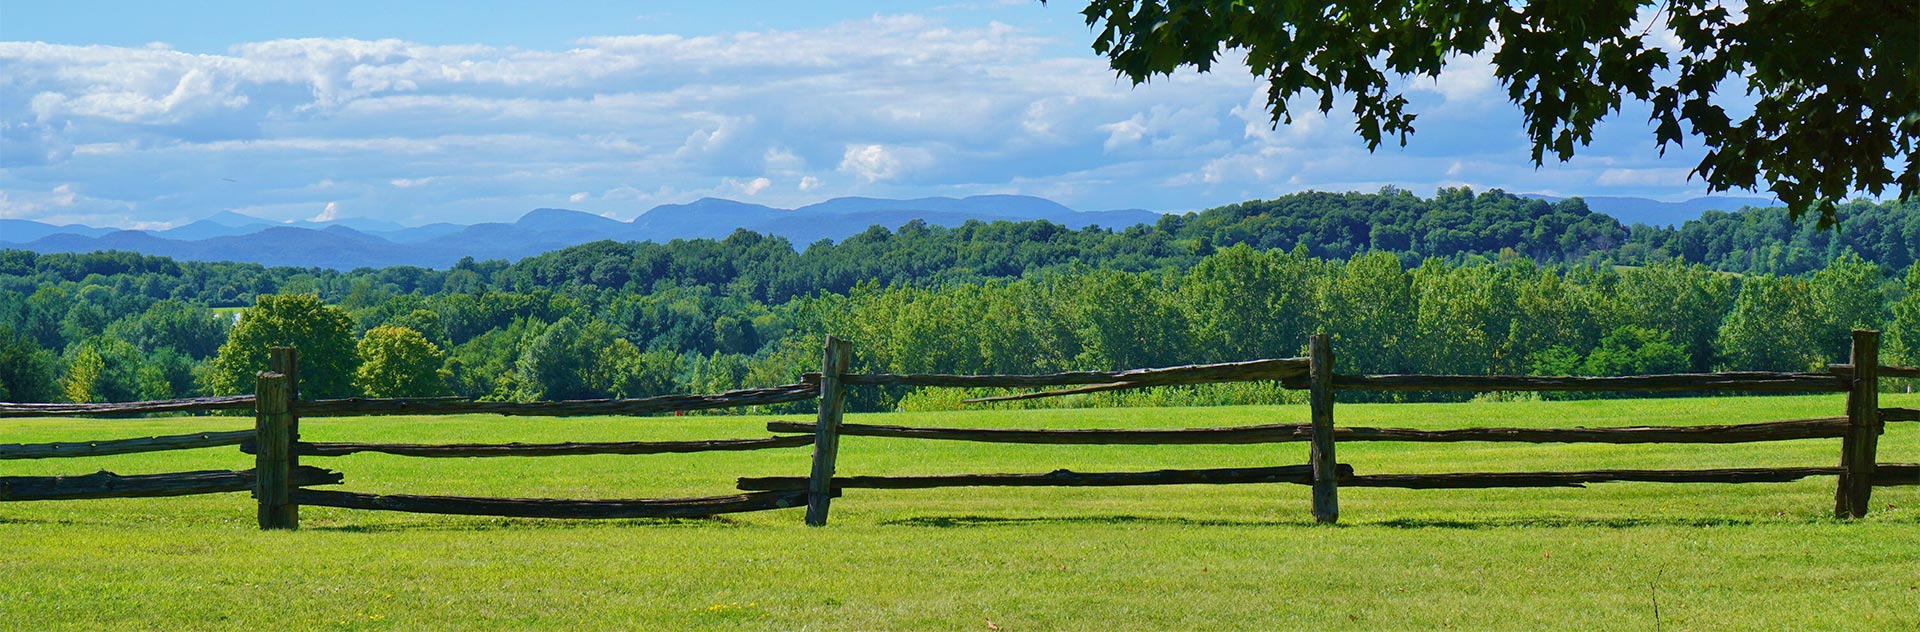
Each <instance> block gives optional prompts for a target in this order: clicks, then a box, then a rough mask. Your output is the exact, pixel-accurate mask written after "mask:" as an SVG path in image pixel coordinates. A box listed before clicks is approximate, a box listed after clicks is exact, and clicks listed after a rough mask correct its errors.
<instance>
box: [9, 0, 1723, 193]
mask: <svg viewBox="0 0 1920 632" xmlns="http://www.w3.org/2000/svg"><path fill="white" fill-rule="evenodd" d="M936 13H937V12H936ZM1062 44H1063V43H1062V42H1058V41H1051V40H1048V39H1046V38H1044V37H1041V36H1039V35H1035V34H1034V33H1033V32H1031V31H1029V30H1026V29H1023V28H1020V27H1016V26H1009V25H1006V24H998V23H995V24H987V25H982V26H953V25H950V24H948V23H946V22H944V21H942V20H941V19H938V18H936V17H929V16H915V15H907V16H879V17H874V18H870V19H862V20H852V21H847V22H841V23H837V24H831V25H827V26H824V27H819V28H809V29H794V30H781V29H767V30H758V31H748V32H740V33H729V34H721V35H707V36H697V37H695V36H683V35H674V34H637V35H636V34H609V35H607V36H604V37H589V38H583V39H580V40H578V41H576V42H574V43H573V44H572V45H571V46H569V47H566V48H565V49H564V50H539V49H527V48H516V47H503V46H491V45H486V44H462V45H431V44H422V43H417V42H410V41H405V40H399V39H387V40H374V41H368V40H356V39H336V38H306V39H288V40H273V41H260V42H251V43H245V44H241V45H238V46H234V47H232V48H231V49H230V50H229V51H227V52H226V53H224V54H194V53H187V52H182V51H176V50H170V49H167V48H164V47H141V48H129V47H115V46H71V45H59V44H46V43H37V42H0V84H4V85H5V87H6V89H4V90H0V193H4V194H6V195H7V197H6V198H5V199H6V200H7V201H6V202H5V205H4V207H5V210H4V212H6V213H9V214H10V216H28V215H29V214H31V215H32V216H33V217H50V216H53V214H55V213H62V214H65V215H63V216H71V215H74V214H90V215H89V216H100V217H107V216H113V217H127V218H132V220H130V221H174V220H179V219H191V218H193V217H195V216H197V215H205V214H208V213H210V212H211V211H213V210H219V209H242V208H245V209H255V210H256V212H259V213H262V214H263V215H266V216H271V217H273V218H275V219H282V220H286V219H304V218H306V217H308V216H310V215H312V214H313V213H314V210H313V209H315V208H323V209H324V208H333V209H337V208H338V207H339V205H344V206H348V207H351V208H353V209H355V212H357V213H362V214H368V215H375V216H381V217H393V218H395V219H399V220H402V221H414V222H418V223H425V222H430V221H462V222H470V221H494V220H505V219H512V218H513V217H516V216H517V215H518V214H520V213H522V212H524V211H525V210H526V209H528V208H532V207H535V206H540V205H543V204H551V203H552V199H553V196H554V192H555V191H579V192H581V193H576V194H573V195H571V196H570V197H568V198H567V199H568V201H569V202H570V203H572V204H578V205H583V209H585V210H589V211H591V212H595V213H603V212H615V213H618V214H622V215H627V216H631V215H634V214H637V213H639V212H642V211H644V210H646V208H648V206H647V205H651V204H660V203H670V202H685V201H689V200H691V199H693V198H694V197H698V196H701V195H734V196H756V200H757V201H761V202H763V203H769V204H786V205H799V204H805V203H810V202H814V201H818V200H819V199H821V198H823V197H830V196H839V195H883V196H900V197H917V196H923V195H967V194H975V193H1008V192H1012V193H1033V194H1042V195H1055V196H1060V201H1062V202H1065V203H1067V204H1069V205H1072V206H1076V207H1081V208H1119V207H1141V206H1145V207H1150V208H1156V209H1162V210H1183V209H1193V208H1202V207H1206V206H1211V205H1215V204H1221V203H1227V202H1233V201H1238V200H1240V199H1244V198H1245V197H1271V196H1274V195H1278V194H1281V193H1286V192H1289V191H1292V190H1298V189H1302V188H1316V187H1317V188H1333V187H1341V186H1349V185H1351V184H1353V183H1362V184H1364V183H1371V182H1376V181H1390V182H1395V183H1401V184H1403V185H1405V186H1409V187H1414V186H1418V185H1419V184H1420V183H1427V182H1442V181H1449V180H1450V179H1452V178H1455V177H1456V176H1459V177H1464V175H1473V176H1475V177H1484V178H1487V180H1486V181H1484V182H1478V183H1477V184H1485V185H1497V186H1505V187H1507V188H1510V189H1513V190H1519V191H1526V190H1542V189H1546V188H1549V187H1553V188H1556V189H1560V190H1575V191H1579V190H1583V189H1582V187H1581V186H1580V184H1581V183H1582V182H1583V181H1584V183H1585V184H1586V185H1588V187H1589V188H1591V187H1603V188H1609V192H1611V193H1614V194H1620V193H1629V194H1631V193H1635V192H1641V193H1646V192H1672V191H1681V190H1686V189H1687V187H1688V186H1689V185H1687V184H1685V183H1684V182H1675V181H1674V179H1673V178H1671V177H1666V176H1661V177H1654V176H1649V175H1644V174H1642V175H1630V174H1629V173H1628V172H1634V173H1635V174H1637V173H1638V171H1637V170H1646V169H1670V168H1671V166H1673V165H1675V164H1686V165H1690V164H1692V163H1693V162H1695V161H1697V160H1698V153H1697V150H1696V148H1692V147H1689V148H1683V149H1681V150H1679V151H1677V152H1669V153H1670V156H1669V158H1668V159H1666V161H1665V162H1658V161H1656V158H1655V157H1654V153H1653V150H1652V149H1651V147H1650V146H1648V145H1647V144H1646V143H1632V144H1616V145H1610V146H1607V147H1605V148H1603V149H1604V152H1603V153H1604V154H1605V155H1606V156H1607V157H1609V158H1610V159H1613V160H1614V161H1615V162H1613V163H1610V164H1600V163H1577V164H1573V165H1567V166H1551V165H1550V166H1549V167H1548V168H1546V169H1542V170H1540V171H1533V170H1532V169H1531V164H1530V162H1528V160H1527V153H1526V147H1525V145H1524V140H1523V139H1521V138H1520V137H1519V136H1518V135H1517V133H1515V130H1517V129H1518V117H1517V115H1514V114H1512V113H1511V112H1508V111H1506V110H1502V109H1500V108H1497V107H1492V106H1487V107H1476V108H1458V107H1453V106H1454V105H1458V104H1462V103H1480V102H1482V101H1485V102H1487V103H1492V104H1496V105H1497V104H1499V103H1500V102H1501V101H1502V99H1501V98H1500V97H1499V94H1498V93H1499V90H1498V88H1497V87H1496V86H1493V85H1492V79H1491V75H1490V71H1488V70H1487V68H1486V65H1485V64H1484V63H1483V62H1481V61H1480V60H1477V59H1473V58H1468V59H1463V60H1460V63H1459V64H1457V65H1456V66H1454V67H1450V68H1449V70H1448V72H1447V73H1446V74H1443V75H1442V76H1441V78H1440V80H1439V81H1433V80H1425V83H1424V84H1422V83H1421V81H1422V80H1418V79H1416V80H1413V81H1412V82H1411V83H1409V84H1408V89H1409V91H1410V92H1409V98H1411V99H1413V100H1414V103H1413V105H1412V106H1411V107H1412V109H1414V111H1417V112H1420V113H1421V118H1420V120H1419V128H1420V131H1419V133H1418V134H1416V135H1415V140H1414V144H1412V145H1410V146H1409V147H1408V148H1407V149H1405V150H1399V149H1394V148H1390V147H1387V148H1383V149H1382V150H1381V151H1380V152H1379V153H1375V154H1368V153H1367V152H1366V151H1365V150H1364V148H1362V147H1361V145H1360V141H1359V140H1358V139H1356V138H1355V137H1354V135H1353V132H1352V130H1353V123H1352V120H1351V116H1350V115H1345V114H1343V113H1342V111H1341V110H1340V109H1339V108H1336V110H1335V113H1334V114H1333V115H1332V116H1328V117H1322V116H1320V115H1319V114H1318V113H1317V112H1315V111H1314V108H1313V107H1312V106H1311V104H1300V105H1299V106H1298V107H1296V108H1294V111H1295V118H1294V121H1295V122H1294V124H1293V125H1291V126H1281V127H1280V128H1278V129H1275V128H1274V127H1273V126H1272V123H1271V121H1270V120H1269V117H1268V113H1267V110H1266V101H1265V98H1266V93H1265V89H1264V85H1263V84H1262V83H1261V82H1260V81H1259V80H1257V79H1256V78H1253V77H1251V76H1248V75H1247V74H1246V73H1245V72H1244V71H1243V70H1241V69H1240V68H1238V67H1237V65H1238V63H1239V62H1237V61H1234V60H1230V59H1229V60H1223V63H1222V64H1221V65H1220V66H1219V67H1217V68H1216V69H1215V70H1214V71H1213V72H1211V73H1206V74H1200V73H1194V72H1184V71H1183V72H1180V73H1176V74H1175V75H1173V76H1172V77H1166V78H1162V79H1156V80H1155V82H1154V83H1152V84H1150V85H1146V86H1141V87H1138V88H1135V87H1133V86H1130V85H1128V83H1127V82H1125V81H1124V80H1117V79H1116V78H1115V76H1114V73H1113V71H1112V70H1110V69H1109V68H1107V66H1106V64H1105V61H1104V60H1103V59H1101V58H1099V57H1097V56H1095V55H1093V54H1092V53H1091V51H1088V50H1086V49H1085V48H1084V43H1081V42H1077V41H1075V42H1066V43H1065V44H1069V45H1068V46H1063V45H1062ZM1063 51H1068V52H1063ZM1488 95H1493V96H1492V97H1489V96H1488ZM1509 109H1510V108H1509ZM1630 114H1631V113H1630V112H1629V113H1623V114H1622V116H1623V117H1628V118H1631V116H1630ZM1641 119H1644V116H1642V117H1641ZM1603 133H1607V134H1613V135H1615V136H1622V135H1637V136H1646V135H1647V134H1646V131H1645V130H1644V129H1643V126H1642V125H1640V124H1639V123H1638V122H1637V120H1636V121H1633V122H1630V123H1629V124H1627V125H1622V126H1614V127H1609V128H1605V129H1603ZM1460 154H1465V155H1460ZM1463 159H1465V160H1466V164H1468V165H1470V166H1472V167H1473V169H1470V170H1468V171H1467V172H1466V174H1462V173H1461V172H1459V171H1458V170H1454V169H1451V167H1452V165H1453V164H1455V163H1456V162H1457V161H1460V160H1463ZM1496 164H1497V165H1505V164H1511V165H1512V166H1513V167H1514V168H1513V169H1506V170H1502V169H1483V168H1482V166H1483V165H1496ZM1608 169H1613V170H1620V173H1614V174H1613V175H1605V173H1603V172H1605V171H1606V170H1608ZM1449 171H1452V173H1449ZM314 174H324V175H325V177H326V178H327V179H328V180H331V181H333V182H334V183H335V186H332V187H324V188H320V187H314V186H312V185H311V183H312V182H313V178H314V177H315V176H314ZM831 174H840V175H839V176H833V175H831ZM1669 175H1670V174H1669ZM823 176H825V177H824V178H823ZM446 182H459V183H460V184H461V186H458V187H453V186H430V185H444V184H445V183H446ZM67 183H74V184H75V185H77V188H78V190H81V191H88V192H93V193H94V195H96V196H97V197H87V196H85V195H80V196H78V197H77V198H76V199H75V200H74V201H73V202H72V203H71V205H70V206H67V207H56V206H54V205H52V204H51V202H50V201H49V200H50V199H51V198H50V197H49V196H51V195H52V194H51V193H49V192H51V191H53V190H54V189H55V187H57V186H60V185H62V184H67ZM689 183H700V184H689ZM776 183H777V184H778V186H775V185H776ZM1147 183H1151V184H1147ZM1692 186H1694V187H1695V188H1697V187H1698V185H1697V184H1696V185H1692ZM323 189H324V190H323ZM35 192H38V193H35ZM587 192H599V193H598V194H593V195H590V194H588V193H587ZM57 208H58V209H61V210H56V209H57ZM327 212H328V211H326V210H322V211H321V213H322V215H325V214H326V213H327ZM401 213H405V214H406V215H401Z"/></svg>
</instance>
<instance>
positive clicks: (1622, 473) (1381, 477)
mask: <svg viewBox="0 0 1920 632" xmlns="http://www.w3.org/2000/svg"><path fill="white" fill-rule="evenodd" d="M1840 472H1841V469H1840V468H1837V467H1780V468H1741V469H1717V470H1591V471H1584V472H1471V473H1458V474H1369V475H1366V476H1354V477H1351V478H1342V479H1340V484H1341V485H1342V486H1345V487H1399V488H1404V489H1482V488H1492V487H1585V486H1586V485H1587V484H1589V483H1608V482H1626V481H1638V482H1646V483H1785V482H1789V481H1797V480H1800V479H1803V478H1807V477H1810V476H1833V475H1836V474H1839V473H1840Z"/></svg>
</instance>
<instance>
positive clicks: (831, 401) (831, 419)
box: [806, 336, 853, 527]
mask: <svg viewBox="0 0 1920 632" xmlns="http://www.w3.org/2000/svg"><path fill="white" fill-rule="evenodd" d="M852 365H853V344H852V343H849V342H847V341H845V340H841V339H839V338H835V337H833V336H827V344H826V347H825V348H824V349H823V350H822V358H821V364H820V408H819V411H818V413H817V414H816V415H815V422H814V428H813V466H812V469H810V470H809V473H808V476H807V480H808V483H807V516H806V522H807V526H810V527H821V526H826V524H827V512H828V511H829V510H830V508H831V506H832V502H833V487H832V486H831V485H830V484H829V482H830V481H831V480H832V479H833V472H834V468H835V461H836V460H837V459H838V457H839V455H840V418H841V417H842V416H843V415H844V414H845V413H846V408H847V387H846V384H845V383H843V382H842V381H841V378H842V377H844V376H845V375H846V372H847V370H848V369H849V368H851V367H852Z"/></svg>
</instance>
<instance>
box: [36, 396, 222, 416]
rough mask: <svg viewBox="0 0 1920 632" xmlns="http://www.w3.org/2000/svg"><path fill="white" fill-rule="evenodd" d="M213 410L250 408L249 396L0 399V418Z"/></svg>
mask: <svg viewBox="0 0 1920 632" xmlns="http://www.w3.org/2000/svg"><path fill="white" fill-rule="evenodd" d="M214 410H253V396H252V395H227V396H223V397H193V398H188V399H159V400H153V401H145V402H119V403H110V404H18V403H13V402H0V417H87V416H95V415H134V414H139V413H181V412H206V411H214Z"/></svg>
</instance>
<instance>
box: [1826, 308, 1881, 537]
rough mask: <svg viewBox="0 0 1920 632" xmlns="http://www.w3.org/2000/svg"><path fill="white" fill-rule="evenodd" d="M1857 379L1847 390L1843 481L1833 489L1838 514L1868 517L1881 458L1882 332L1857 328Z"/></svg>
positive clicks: (1854, 369) (1841, 456) (1854, 373)
mask: <svg viewBox="0 0 1920 632" xmlns="http://www.w3.org/2000/svg"><path fill="white" fill-rule="evenodd" d="M1850 359H1851V360H1852V364H1853V379H1852V380H1851V382H1850V383H1849V385H1848V386H1849V387H1850V389H1849V390H1848V392H1847V421H1848V424H1847V436H1846V438H1844V439H1842V440H1841V444H1840V467H1841V468H1844V469H1845V471H1844V472H1842V473H1841V474H1840V484H1839V486H1838V487H1835V488H1834V491H1833V515H1834V517H1835V518H1842V519H1845V518H1865V517H1866V516H1867V513H1868V512H1869V511H1871V510H1872V507H1873V502H1872V500H1873V479H1874V476H1873V470H1874V465H1875V464H1877V463H1878V462H1879V457H1878V452H1879V445H1880V433H1881V431H1883V430H1885V429H1886V424H1885V423H1884V422H1883V421H1881V416H1880V332H1878V331H1874V330H1871V329H1855V330H1853V353H1852V355H1851V358H1850Z"/></svg>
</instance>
